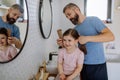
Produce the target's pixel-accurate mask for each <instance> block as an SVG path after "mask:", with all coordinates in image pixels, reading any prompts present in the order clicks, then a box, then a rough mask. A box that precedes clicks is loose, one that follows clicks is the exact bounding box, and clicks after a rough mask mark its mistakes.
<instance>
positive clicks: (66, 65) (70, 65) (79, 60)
mask: <svg viewBox="0 0 120 80" xmlns="http://www.w3.org/2000/svg"><path fill="white" fill-rule="evenodd" d="M78 38H79V34H78V33H77V31H76V30H74V29H68V30H67V31H66V32H64V34H63V45H64V48H62V49H60V50H59V52H58V72H59V75H57V77H56V80H80V76H79V74H80V71H81V69H82V66H83V61H84V54H83V52H82V51H80V49H79V48H78V47H77V46H76V44H77V43H78Z"/></svg>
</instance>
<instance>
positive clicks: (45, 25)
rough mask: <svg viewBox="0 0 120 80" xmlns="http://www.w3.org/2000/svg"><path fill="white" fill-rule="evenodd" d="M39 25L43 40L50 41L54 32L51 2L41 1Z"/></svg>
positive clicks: (47, 0) (49, 0)
mask: <svg viewBox="0 0 120 80" xmlns="http://www.w3.org/2000/svg"><path fill="white" fill-rule="evenodd" d="M39 24H40V30H41V33H42V36H43V38H45V39H48V38H49V36H50V34H51V30H52V6H51V0H40V5H39Z"/></svg>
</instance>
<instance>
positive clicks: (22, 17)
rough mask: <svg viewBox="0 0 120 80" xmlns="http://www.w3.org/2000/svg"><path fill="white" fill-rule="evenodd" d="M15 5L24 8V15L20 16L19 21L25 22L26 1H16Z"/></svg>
mask: <svg viewBox="0 0 120 80" xmlns="http://www.w3.org/2000/svg"><path fill="white" fill-rule="evenodd" d="M16 3H18V4H20V5H21V6H23V8H24V14H23V16H21V18H20V19H19V20H21V19H23V20H27V7H26V4H27V3H26V1H25V0H16Z"/></svg>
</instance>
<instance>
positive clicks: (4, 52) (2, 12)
mask: <svg viewBox="0 0 120 80" xmlns="http://www.w3.org/2000/svg"><path fill="white" fill-rule="evenodd" d="M0 2H1V3H0V63H6V62H9V61H11V60H13V59H14V58H15V57H17V55H18V54H19V53H20V52H21V50H22V48H23V45H24V44H25V40H26V36H27V30H28V27H27V22H28V20H27V5H26V1H25V0H9V1H8V0H1V1H0ZM13 3H14V4H13Z"/></svg>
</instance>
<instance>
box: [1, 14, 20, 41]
mask: <svg viewBox="0 0 120 80" xmlns="http://www.w3.org/2000/svg"><path fill="white" fill-rule="evenodd" d="M0 27H4V28H6V29H10V30H11V36H13V37H16V38H18V39H20V31H19V28H18V27H17V26H16V25H15V24H8V23H6V22H3V20H2V17H1V16H0Z"/></svg>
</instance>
